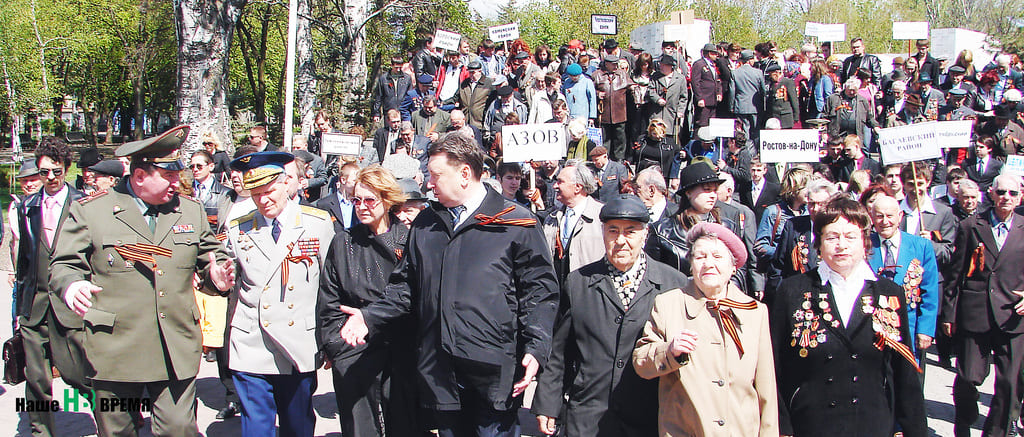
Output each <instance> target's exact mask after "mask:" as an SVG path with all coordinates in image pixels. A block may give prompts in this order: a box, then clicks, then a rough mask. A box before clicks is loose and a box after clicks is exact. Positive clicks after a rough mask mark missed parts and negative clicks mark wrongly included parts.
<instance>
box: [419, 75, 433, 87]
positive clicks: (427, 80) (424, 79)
mask: <svg viewBox="0 0 1024 437" xmlns="http://www.w3.org/2000/svg"><path fill="white" fill-rule="evenodd" d="M416 82H419V83H422V84H424V85H429V84H432V83H434V76H431V75H429V74H421V75H420V77H418V78H416Z"/></svg>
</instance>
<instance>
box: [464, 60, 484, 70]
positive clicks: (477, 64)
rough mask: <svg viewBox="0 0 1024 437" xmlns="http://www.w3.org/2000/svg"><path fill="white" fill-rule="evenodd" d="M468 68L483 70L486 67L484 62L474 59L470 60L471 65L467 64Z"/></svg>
mask: <svg viewBox="0 0 1024 437" xmlns="http://www.w3.org/2000/svg"><path fill="white" fill-rule="evenodd" d="M466 68H468V69H470V70H482V69H483V68H484V64H481V63H480V61H478V60H476V59H474V60H472V61H469V65H467V66H466Z"/></svg>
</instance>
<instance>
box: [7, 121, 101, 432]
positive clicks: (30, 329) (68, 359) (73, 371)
mask: <svg viewBox="0 0 1024 437" xmlns="http://www.w3.org/2000/svg"><path fill="white" fill-rule="evenodd" d="M35 154H36V158H35V163H36V166H37V167H38V168H39V176H40V177H41V178H42V180H43V188H42V189H41V190H39V191H37V192H36V193H34V194H31V195H29V196H27V197H25V199H24V200H23V201H22V202H21V205H20V207H19V208H18V209H17V217H15V218H12V222H13V223H14V224H15V225H16V226H18V235H19V236H20V238H19V239H18V256H17V266H16V267H17V268H16V269H15V271H16V276H15V278H16V280H17V290H18V292H19V294H20V296H19V297H18V299H17V302H18V306H17V308H16V311H17V314H18V329H19V331H20V332H21V335H22V338H23V339H24V343H25V381H26V384H25V399H26V400H27V401H29V402H45V403H47V404H49V402H50V401H52V400H54V399H53V392H52V389H51V385H52V382H53V373H52V371H51V366H55V367H57V369H58V370H59V371H60V373H61V377H63V378H64V380H65V381H66V382H67V383H68V384H69V385H71V386H72V387H74V388H76V389H79V390H86V389H87V388H88V384H87V382H86V380H85V374H84V371H85V366H86V363H85V355H84V351H83V350H82V317H81V316H79V315H77V314H75V313H74V312H73V311H71V310H70V309H69V308H68V307H67V305H64V302H63V301H62V300H61V298H60V295H59V294H57V293H51V292H50V287H49V283H48V282H47V280H48V278H49V276H50V257H51V255H52V254H53V249H54V247H55V244H56V242H57V241H56V238H57V236H58V234H59V231H60V228H61V224H62V223H64V220H65V219H67V216H68V208H69V205H70V204H71V203H72V202H74V201H76V200H78V199H80V198H82V197H83V196H85V194H84V193H82V192H81V191H78V190H76V189H75V188H74V187H72V186H71V185H70V184H68V183H67V182H65V177H66V176H67V170H68V168H69V167H70V166H71V161H72V160H71V148H70V147H68V145H67V144H65V143H64V142H63V141H61V140H60V139H57V138H55V137H45V138H43V140H42V141H40V143H39V146H38V147H36V151H35ZM35 405H38V404H35ZM28 417H29V421H30V423H31V429H32V435H34V436H52V435H58V433H57V430H56V429H55V428H54V422H53V412H52V411H49V410H42V411H34V412H29V413H28Z"/></svg>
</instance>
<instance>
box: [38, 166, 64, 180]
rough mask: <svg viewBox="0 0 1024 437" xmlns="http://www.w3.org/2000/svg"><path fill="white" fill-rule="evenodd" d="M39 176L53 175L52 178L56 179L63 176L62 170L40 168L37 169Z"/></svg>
mask: <svg viewBox="0 0 1024 437" xmlns="http://www.w3.org/2000/svg"><path fill="white" fill-rule="evenodd" d="M39 175H40V176H50V175H53V176H54V177H58V178H59V177H61V176H64V169H63V168H41V169H39Z"/></svg>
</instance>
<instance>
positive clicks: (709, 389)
mask: <svg viewBox="0 0 1024 437" xmlns="http://www.w3.org/2000/svg"><path fill="white" fill-rule="evenodd" d="M727 297H728V298H730V299H732V300H734V301H737V302H741V303H743V302H749V301H751V298H750V297H748V296H746V295H745V294H743V293H742V292H741V291H740V290H739V289H738V288H736V286H734V285H730V287H729V291H728V293H727ZM706 303H707V299H706V298H704V297H703V295H701V293H700V291H698V290H697V289H696V286H695V285H694V284H693V283H692V282H691V283H690V284H688V285H687V286H686V287H685V288H683V290H674V291H669V292H666V293H664V294H662V295H660V296H658V297H657V298H656V299H655V301H654V308H653V309H652V310H651V318H650V320H648V322H647V324H646V325H645V326H644V333H643V337H641V338H640V340H639V341H638V342H637V348H636V350H635V351H634V352H633V366H634V367H635V368H636V372H637V374H639V375H640V376H641V377H644V378H655V377H659V376H660V377H661V381H660V383H659V389H658V402H659V405H660V411H658V429H659V433H660V435H662V436H762V437H764V436H778V435H779V412H778V398H777V394H776V391H775V364H774V359H773V356H772V343H771V338H770V337H769V330H768V310H767V309H766V307H765V306H764V305H763V304H758V305H757V309H755V310H741V309H733V312H734V314H736V317H737V319H738V320H739V323H738V324H737V330H738V331H739V336H740V341H741V342H742V343H743V349H744V350H745V352H746V353H745V354H744V355H743V356H742V357H740V355H739V351H738V350H737V349H736V346H735V345H734V344H733V341H732V339H731V338H729V337H728V335H727V334H725V331H724V330H723V329H722V328H721V327H720V325H719V322H718V318H717V317H716V316H713V315H712V313H711V311H710V310H708V309H707V306H706ZM683 328H686V329H690V330H693V331H696V332H697V333H698V335H697V346H696V348H695V349H694V351H693V352H692V353H690V354H689V356H688V358H684V359H682V360H681V361H682V363H680V361H677V360H676V358H674V357H672V356H671V355H670V354H669V352H668V347H669V342H670V341H671V339H672V337H674V336H675V334H676V333H678V332H679V331H681V330H682V329H683Z"/></svg>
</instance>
